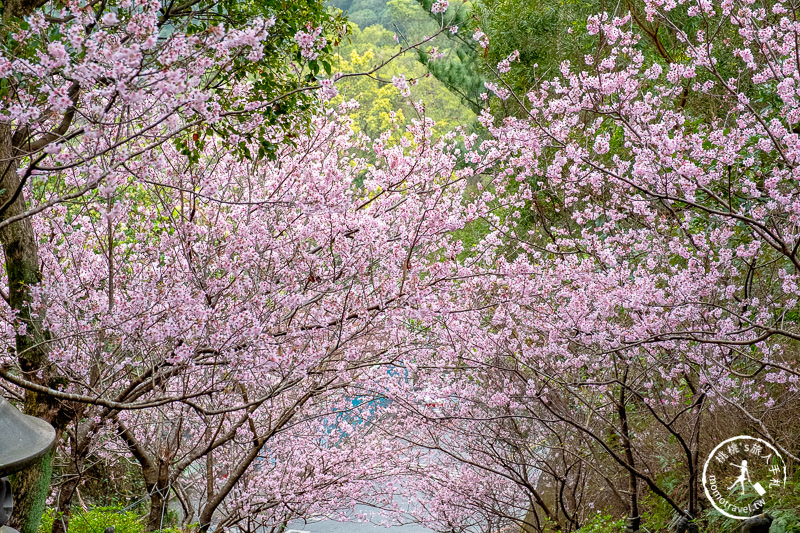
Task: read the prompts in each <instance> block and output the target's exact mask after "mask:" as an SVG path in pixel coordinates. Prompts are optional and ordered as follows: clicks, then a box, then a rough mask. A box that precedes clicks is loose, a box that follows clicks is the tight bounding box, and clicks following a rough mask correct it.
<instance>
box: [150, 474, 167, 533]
mask: <svg viewBox="0 0 800 533" xmlns="http://www.w3.org/2000/svg"><path fill="white" fill-rule="evenodd" d="M168 473H169V468H168V467H167V466H164V465H159V468H158V471H157V473H156V475H155V476H152V477H150V476H148V477H150V479H148V480H147V490H148V491H149V492H150V512H149V514H148V515H147V522H146V524H145V531H158V530H160V529H163V528H164V519H165V518H166V516H167V504H168V503H169V486H170V484H169V477H168Z"/></svg>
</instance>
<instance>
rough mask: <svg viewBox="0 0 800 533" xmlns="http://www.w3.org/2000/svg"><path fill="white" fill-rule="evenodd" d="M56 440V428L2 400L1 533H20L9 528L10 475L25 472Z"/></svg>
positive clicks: (0, 439) (0, 398) (11, 499)
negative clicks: (7, 524)
mask: <svg viewBox="0 0 800 533" xmlns="http://www.w3.org/2000/svg"><path fill="white" fill-rule="evenodd" d="M55 440H56V431H55V430H54V429H53V426H51V425H50V424H48V423H47V422H45V421H44V420H42V419H40V418H36V417H33V416H28V415H24V414H22V413H20V412H19V411H18V410H17V409H16V408H15V407H14V406H13V405H11V404H10V403H8V402H7V401H6V399H5V398H3V397H2V396H0V533H16V530H14V529H12V528H10V527H8V526H6V525H5V524H6V523H7V522H8V519H9V518H11V511H12V510H13V509H14V499H13V497H12V495H11V484H10V483H9V482H8V478H7V477H6V476H9V475H10V474H13V473H15V472H19V471H20V470H23V469H24V468H26V467H27V466H29V465H30V464H31V463H33V462H34V461H36V459H38V458H39V457H41V456H42V455H44V454H45V453H46V452H47V450H49V449H50V448H51V447H52V446H53V443H54V442H55Z"/></svg>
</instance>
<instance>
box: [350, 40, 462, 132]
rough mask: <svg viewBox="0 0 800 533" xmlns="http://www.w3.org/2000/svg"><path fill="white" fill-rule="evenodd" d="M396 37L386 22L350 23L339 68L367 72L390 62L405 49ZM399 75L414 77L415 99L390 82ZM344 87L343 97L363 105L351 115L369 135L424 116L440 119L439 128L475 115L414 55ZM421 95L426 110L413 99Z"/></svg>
mask: <svg viewBox="0 0 800 533" xmlns="http://www.w3.org/2000/svg"><path fill="white" fill-rule="evenodd" d="M393 36H394V34H393V33H392V32H391V31H389V30H387V29H386V28H383V27H381V26H369V27H367V28H364V29H363V30H361V29H359V28H358V26H356V25H354V24H351V37H350V42H349V43H348V44H347V45H342V46H340V47H339V49H338V53H339V58H338V61H336V65H335V67H336V69H337V70H339V71H341V72H344V73H352V72H365V71H368V70H370V69H372V68H373V67H375V66H376V65H379V64H381V63H383V62H385V61H387V60H388V59H390V58H391V57H393V56H394V55H396V54H397V53H398V52H399V51H400V49H401V46H400V45H399V44H398V43H397V42H395V40H394V38H393ZM399 75H403V76H405V77H406V79H407V80H409V85H410V86H411V87H410V89H411V96H410V98H405V97H403V96H402V95H401V94H400V91H399V90H398V89H397V87H395V86H394V85H393V84H392V83H391V79H392V78H393V77H394V76H399ZM339 91H340V96H339V98H340V99H342V100H344V101H347V100H350V99H355V100H357V101H358V102H359V109H358V110H357V111H355V112H354V113H353V114H352V115H351V116H352V118H353V126H354V128H355V129H356V130H357V131H359V132H363V133H365V134H367V135H370V136H377V135H380V134H381V133H382V132H384V131H386V130H388V129H390V128H391V127H393V126H403V125H405V124H408V123H409V122H410V121H411V120H414V119H421V118H423V117H424V118H430V119H432V120H433V121H434V122H436V126H435V129H434V131H435V132H438V133H442V132H444V131H448V130H450V129H452V128H454V127H455V126H459V125H464V124H469V123H471V122H472V121H473V120H474V115H473V113H472V112H471V111H470V110H469V109H468V108H466V107H465V106H463V105H462V104H461V103H460V101H459V99H458V97H456V96H454V95H453V94H451V93H449V92H448V91H447V90H446V89H445V88H444V87H442V85H441V83H440V82H439V81H438V80H437V79H436V78H434V77H431V76H428V75H427V72H426V70H425V68H424V67H423V66H422V65H420V64H419V62H417V61H416V60H415V59H414V57H413V55H411V54H404V55H401V56H399V57H397V58H396V59H394V60H393V61H391V62H390V63H389V64H388V65H386V66H385V67H383V68H381V69H380V70H379V71H378V72H377V75H376V76H375V77H364V76H360V77H353V78H348V79H345V80H342V81H341V82H340V83H339ZM420 100H421V101H422V102H423V103H424V104H425V108H424V111H423V112H422V113H420V112H419V111H418V110H417V109H415V108H414V106H412V105H411V104H410V102H411V101H414V102H416V101H420Z"/></svg>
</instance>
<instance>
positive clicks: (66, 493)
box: [50, 471, 80, 533]
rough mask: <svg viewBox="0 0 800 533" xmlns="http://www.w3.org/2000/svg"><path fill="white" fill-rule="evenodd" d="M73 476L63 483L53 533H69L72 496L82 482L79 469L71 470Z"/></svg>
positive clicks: (57, 503)
mask: <svg viewBox="0 0 800 533" xmlns="http://www.w3.org/2000/svg"><path fill="white" fill-rule="evenodd" d="M70 475H72V476H73V477H71V478H70V479H69V480H68V481H66V482H64V483H63V484H62V485H61V490H60V491H59V493H58V501H57V502H56V518H55V520H53V528H52V529H51V530H50V532H51V533H67V530H68V529H69V521H70V519H71V518H72V498H73V496H75V491H76V490H77V488H78V484H79V483H80V476H79V475H78V473H77V471H71V472H70Z"/></svg>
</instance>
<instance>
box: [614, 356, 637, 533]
mask: <svg viewBox="0 0 800 533" xmlns="http://www.w3.org/2000/svg"><path fill="white" fill-rule="evenodd" d="M627 378H628V368H627V367H626V368H625V374H624V376H623V378H622V387H621V388H620V391H619V404H618V405H617V413H618V414H619V423H620V437H621V440H622V449H623V451H624V453H625V461H626V462H627V463H628V465H629V466H630V467H631V468H636V462H635V459H634V457H633V448H632V447H631V439H630V430H629V428H628V411H627V409H626V408H625V383H626V382H627ZM628 474H629V475H628V492H630V494H629V496H628V520H627V522H628V523H627V525H626V526H625V531H626V533H636V532H637V531H639V527H640V526H641V522H642V519H641V517H640V516H639V486H638V479H636V476H635V475H634V474H633V473H632V472H629V473H628Z"/></svg>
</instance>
